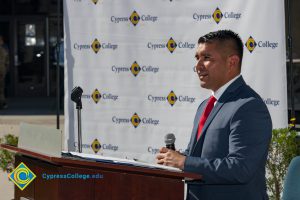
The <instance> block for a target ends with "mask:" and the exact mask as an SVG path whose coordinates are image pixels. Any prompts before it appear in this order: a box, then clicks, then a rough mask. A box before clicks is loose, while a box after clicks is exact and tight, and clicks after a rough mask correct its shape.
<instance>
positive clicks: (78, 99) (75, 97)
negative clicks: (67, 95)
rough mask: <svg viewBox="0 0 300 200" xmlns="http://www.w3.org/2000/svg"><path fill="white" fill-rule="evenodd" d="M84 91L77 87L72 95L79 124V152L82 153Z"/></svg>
mask: <svg viewBox="0 0 300 200" xmlns="http://www.w3.org/2000/svg"><path fill="white" fill-rule="evenodd" d="M82 93H83V90H82V89H81V87H75V88H74V89H73V90H72V93H71V100H72V101H74V102H75V103H76V109H77V122H78V123H77V124H78V152H79V153H82V134H81V109H82V102H81V96H82Z"/></svg>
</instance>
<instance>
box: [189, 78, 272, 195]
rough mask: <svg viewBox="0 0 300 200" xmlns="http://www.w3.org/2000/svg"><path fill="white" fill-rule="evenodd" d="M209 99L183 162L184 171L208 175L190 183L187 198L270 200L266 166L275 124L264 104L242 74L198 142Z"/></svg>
mask: <svg viewBox="0 0 300 200" xmlns="http://www.w3.org/2000/svg"><path fill="white" fill-rule="evenodd" d="M206 103H207V100H205V101H204V102H202V103H201V104H200V106H199V108H198V110H197V113H196V116H195V120H194V127H193V131H192V135H191V139H190V142H189V145H188V148H187V150H186V152H185V154H186V156H187V157H186V160H185V164H184V171H186V172H193V173H198V174H201V175H202V176H203V179H202V180H201V181H195V182H188V192H187V199H189V200H194V199H201V200H219V199H220V200H224V199H225V200H227V199H230V200H262V199H268V197H267V194H266V180H265V164H266V159H267V154H268V146H269V143H270V139H271V135H272V122H271V117H270V114H269V111H268V109H267V107H266V105H265V103H264V102H263V100H262V99H261V97H260V96H259V95H258V94H257V93H256V92H255V91H254V90H253V89H251V88H250V87H249V86H248V85H246V83H245V82H244V80H243V78H242V77H239V78H237V79H236V80H235V81H234V82H233V83H232V84H231V85H230V86H229V87H228V88H227V89H226V90H225V92H224V93H223V94H222V96H221V97H220V99H219V100H218V101H217V103H216V104H215V106H214V108H213V110H212V112H211V113H210V115H209V117H208V119H207V121H206V122H205V124H204V127H203V129H202V134H201V136H200V139H199V140H198V141H197V140H196V134H197V131H198V123H199V119H200V116H201V114H202V112H203V111H204V108H205V106H206Z"/></svg>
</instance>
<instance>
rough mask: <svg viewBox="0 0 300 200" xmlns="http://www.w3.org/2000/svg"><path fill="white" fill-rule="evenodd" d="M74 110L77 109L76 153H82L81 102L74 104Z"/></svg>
mask: <svg viewBox="0 0 300 200" xmlns="http://www.w3.org/2000/svg"><path fill="white" fill-rule="evenodd" d="M76 109H77V123H78V151H79V153H82V135H81V109H82V103H81V100H80V101H79V102H76Z"/></svg>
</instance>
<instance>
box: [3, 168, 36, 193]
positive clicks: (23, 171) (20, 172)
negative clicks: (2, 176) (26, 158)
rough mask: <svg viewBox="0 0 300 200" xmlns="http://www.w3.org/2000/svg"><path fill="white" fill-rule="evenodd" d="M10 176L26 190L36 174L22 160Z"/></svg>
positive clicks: (19, 186) (21, 188)
mask: <svg viewBox="0 0 300 200" xmlns="http://www.w3.org/2000/svg"><path fill="white" fill-rule="evenodd" d="M8 178H9V179H10V180H11V181H12V182H14V184H16V186H18V188H20V190H24V189H25V188H26V187H27V186H28V185H29V184H30V183H31V181H33V180H34V179H35V178H36V175H35V174H34V173H33V172H32V171H31V170H30V169H29V168H28V167H27V166H26V165H25V164H24V163H23V162H21V163H20V164H19V166H18V167H17V168H15V169H14V171H12V172H11V173H10V174H8Z"/></svg>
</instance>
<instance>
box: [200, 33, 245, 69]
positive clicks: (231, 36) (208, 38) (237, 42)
mask: <svg viewBox="0 0 300 200" xmlns="http://www.w3.org/2000/svg"><path fill="white" fill-rule="evenodd" d="M215 41H219V42H226V41H232V44H233V45H234V48H235V50H236V52H237V55H238V56H239V57H240V60H241V63H242V59H243V42H242V40H241V38H240V36H239V35H238V34H237V33H235V32H233V31H231V30H218V31H215V32H210V33H208V34H206V35H203V36H201V37H200V38H199V40H198V44H201V43H212V42H215Z"/></svg>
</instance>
